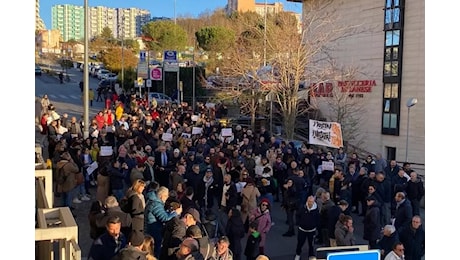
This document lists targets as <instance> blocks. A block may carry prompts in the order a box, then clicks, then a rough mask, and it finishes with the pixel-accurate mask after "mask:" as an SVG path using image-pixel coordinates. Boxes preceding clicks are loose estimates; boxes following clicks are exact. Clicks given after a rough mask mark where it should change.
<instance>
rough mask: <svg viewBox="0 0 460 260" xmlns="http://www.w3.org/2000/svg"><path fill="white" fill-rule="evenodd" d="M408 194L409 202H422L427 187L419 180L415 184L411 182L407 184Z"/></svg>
mask: <svg viewBox="0 0 460 260" xmlns="http://www.w3.org/2000/svg"><path fill="white" fill-rule="evenodd" d="M406 193H407V198H409V200H411V201H412V200H416V201H420V200H421V199H422V197H423V196H424V195H425V187H424V186H423V182H422V180H420V179H417V180H416V181H415V182H413V181H412V180H409V181H408V182H407V184H406Z"/></svg>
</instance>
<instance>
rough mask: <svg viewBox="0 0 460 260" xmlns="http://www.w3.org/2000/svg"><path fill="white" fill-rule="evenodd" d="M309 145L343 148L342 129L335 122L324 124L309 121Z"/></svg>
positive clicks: (322, 122)
mask: <svg viewBox="0 0 460 260" xmlns="http://www.w3.org/2000/svg"><path fill="white" fill-rule="evenodd" d="M308 142H309V143H310V144H316V145H324V146H328V147H333V148H340V147H343V139H342V128H341V126H340V124H339V123H336V122H324V121H317V120H311V119H310V129H309V140H308Z"/></svg>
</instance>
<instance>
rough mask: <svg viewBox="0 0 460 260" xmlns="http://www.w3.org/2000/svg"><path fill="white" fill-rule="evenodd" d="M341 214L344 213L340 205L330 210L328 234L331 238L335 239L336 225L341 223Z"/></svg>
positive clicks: (328, 214)
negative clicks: (338, 222)
mask: <svg viewBox="0 0 460 260" xmlns="http://www.w3.org/2000/svg"><path fill="white" fill-rule="evenodd" d="M340 213H343V211H342V209H341V208H340V207H339V206H338V205H333V206H332V207H330V208H329V210H328V213H327V233H328V235H329V238H332V239H335V225H336V224H337V221H339V216H340Z"/></svg>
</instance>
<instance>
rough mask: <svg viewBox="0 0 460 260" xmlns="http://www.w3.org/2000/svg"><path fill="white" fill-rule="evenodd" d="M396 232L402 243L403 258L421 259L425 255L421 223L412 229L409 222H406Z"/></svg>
mask: <svg viewBox="0 0 460 260" xmlns="http://www.w3.org/2000/svg"><path fill="white" fill-rule="evenodd" d="M397 232H398V235H399V240H400V241H401V242H402V243H403V244H404V249H405V250H404V256H405V258H404V259H406V260H420V259H422V256H424V255H425V230H423V228H422V225H420V227H419V228H418V229H416V230H414V229H413V228H412V225H411V223H408V224H406V225H404V226H403V227H401V229H399V230H398V231H397Z"/></svg>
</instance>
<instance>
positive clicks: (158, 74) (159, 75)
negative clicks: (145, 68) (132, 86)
mask: <svg viewBox="0 0 460 260" xmlns="http://www.w3.org/2000/svg"><path fill="white" fill-rule="evenodd" d="M150 78H151V79H152V80H162V79H163V71H162V69H161V68H152V69H150Z"/></svg>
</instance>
